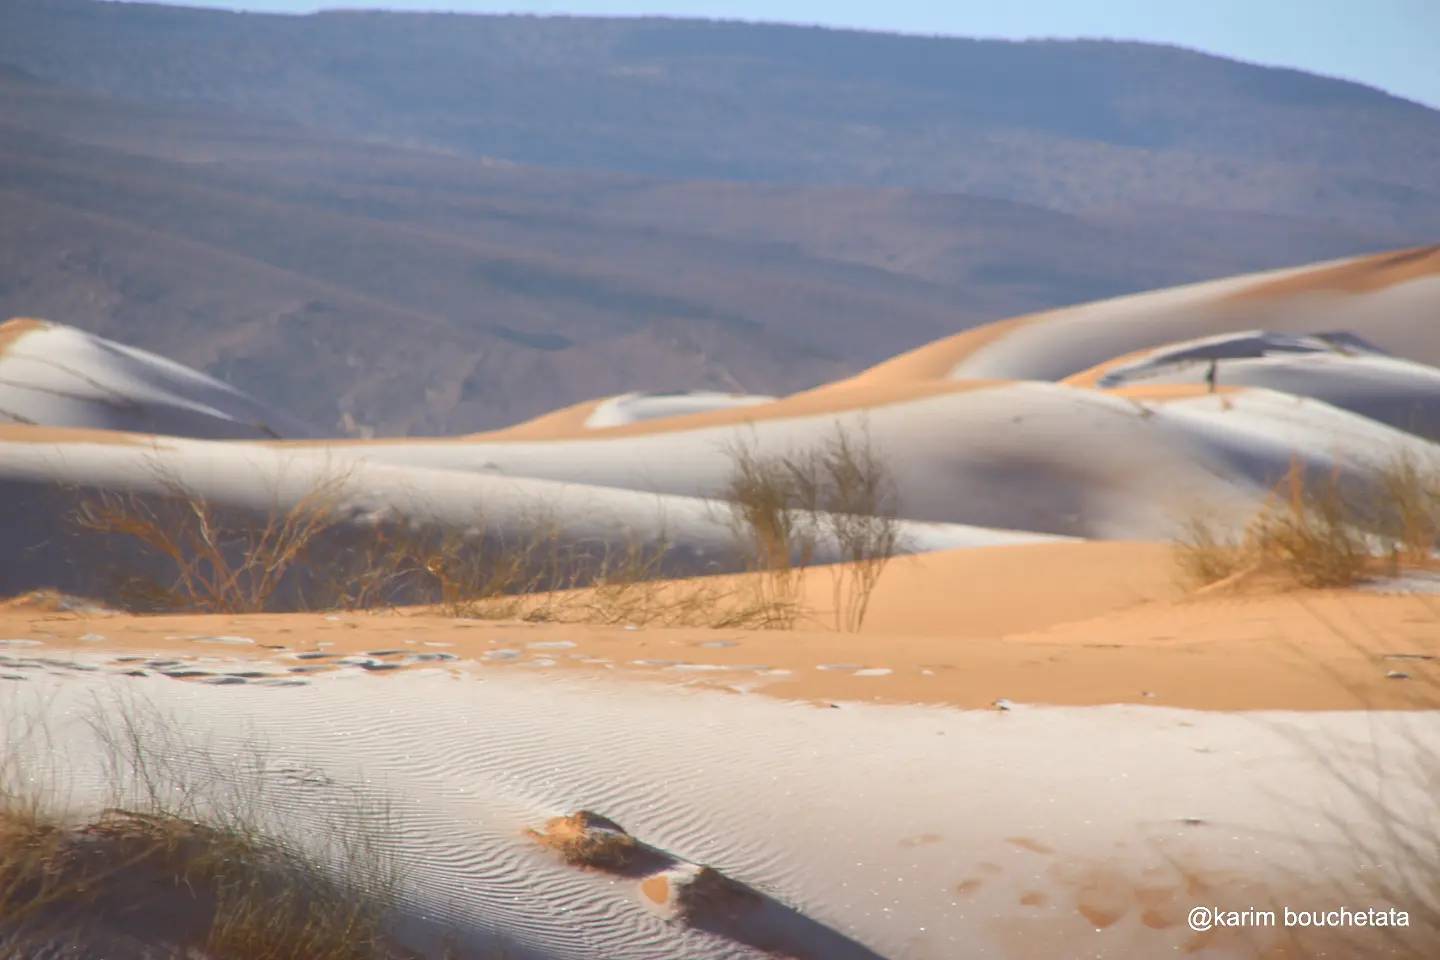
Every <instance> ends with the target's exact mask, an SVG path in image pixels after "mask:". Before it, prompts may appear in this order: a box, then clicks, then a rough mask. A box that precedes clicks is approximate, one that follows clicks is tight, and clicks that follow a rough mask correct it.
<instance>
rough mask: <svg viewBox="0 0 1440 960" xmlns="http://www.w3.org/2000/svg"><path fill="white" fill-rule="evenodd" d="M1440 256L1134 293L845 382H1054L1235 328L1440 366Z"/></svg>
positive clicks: (948, 342)
mask: <svg viewBox="0 0 1440 960" xmlns="http://www.w3.org/2000/svg"><path fill="white" fill-rule="evenodd" d="M1437 301H1440V248H1437V247H1422V248H1417V249H1414V250H1405V251H1398V252H1393V253H1384V254H1376V255H1374V256H1368V257H1354V258H1350V259H1346V260H1337V261H1334V262H1332V263H1326V264H1318V265H1312V266H1305V267H1296V268H1292V269H1287V270H1274V271H1269V272H1267V273H1260V274H1251V275H1247V276H1240V277H1229V278H1226V279H1223V280H1211V281H1206V282H1203V283H1195V284H1189V285H1187V286H1182V287H1174V288H1171V289H1167V290H1157V291H1153V292H1150V293H1140V294H1134V295H1131V296H1126V297H1118V298H1116V299H1113V300H1102V301H1099V302H1096V303H1088V304H1083V305H1081V306H1075V307H1069V308H1066V309H1062V310H1051V311H1047V312H1045V313H1038V314H1033V315H1029V316H1025V317H1018V318H1015V319H1011V320H1003V321H1000V322H999V323H994V324H990V325H988V326H984V327H979V328H977V329H975V330H969V331H966V332H965V333H961V334H957V335H956V336H953V337H948V338H945V339H943V340H937V341H936V342H934V343H931V344H927V345H926V346H923V347H919V348H917V349H915V350H912V351H910V352H908V353H905V354H902V355H900V356H898V357H896V358H894V359H892V360H888V361H886V362H885V363H882V364H879V365H878V366H876V367H873V368H871V369H870V370H867V371H865V372H864V373H861V374H859V375H858V376H856V377H855V378H853V379H852V380H851V381H845V382H848V383H872V382H891V381H894V380H897V379H917V378H918V379H928V378H934V377H943V378H955V379H966V378H976V377H979V378H995V377H1000V378H1015V379H1038V380H1059V379H1062V378H1064V377H1067V376H1071V375H1072V374H1075V373H1078V372H1080V371H1082V370H1085V369H1088V368H1090V367H1093V366H1095V365H1097V364H1100V363H1103V362H1105V361H1106V360H1109V359H1111V358H1112V357H1117V356H1120V355H1121V354H1126V353H1130V352H1132V351H1135V350H1140V349H1144V348H1147V347H1155V346H1159V345H1160V344H1163V343H1168V342H1172V341H1177V340H1185V339H1190V338H1193V337H1203V336H1209V335H1213V334H1218V333H1225V332H1232V331H1239V330H1253V329H1262V330H1273V331H1277V332H1281V333H1313V332H1319V331H1332V330H1334V331H1348V332H1350V333H1354V334H1357V335H1359V336H1361V337H1363V338H1365V339H1366V340H1370V341H1373V342H1374V343H1375V344H1377V345H1378V346H1380V347H1381V348H1383V349H1385V350H1387V351H1389V352H1390V353H1393V354H1395V355H1396V356H1401V357H1405V358H1408V359H1411V360H1416V361H1419V362H1422V363H1428V364H1432V365H1436V364H1440V341H1437V339H1436V337H1435V336H1434V335H1433V332H1432V331H1431V329H1430V324H1429V322H1428V319H1429V317H1431V316H1433V314H1434V310H1435V304H1436V303H1437Z"/></svg>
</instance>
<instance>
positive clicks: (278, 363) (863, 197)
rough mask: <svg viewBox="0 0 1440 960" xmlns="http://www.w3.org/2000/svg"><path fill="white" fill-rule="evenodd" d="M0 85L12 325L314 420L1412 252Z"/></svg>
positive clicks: (843, 358) (609, 390)
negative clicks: (539, 164) (127, 354)
mask: <svg viewBox="0 0 1440 960" xmlns="http://www.w3.org/2000/svg"><path fill="white" fill-rule="evenodd" d="M0 93H3V95H0V210H3V213H4V215H3V216H0V318H3V317H5V316H12V315H14V316H40V317H46V318H48V319H52V320H55V321H58V322H64V323H70V324H74V325H76V326H79V327H82V328H84V329H87V330H90V331H92V332H95V333H98V334H100V335H102V336H105V337H109V338H111V339H115V340H120V341H123V342H126V343H132V344H135V345H136V346H138V347H141V348H143V349H147V350H151V351H154V352H158V353H163V354H165V355H167V356H172V357H174V358H175V359H177V360H178V361H180V362H182V363H185V364H187V365H189V366H192V367H195V368H197V369H201V370H204V371H205V372H207V373H210V374H211V375H214V376H217V377H219V378H221V379H223V380H225V381H227V382H230V383H233V384H235V385H236V386H237V387H238V388H240V389H241V390H243V391H246V392H248V393H250V394H253V395H255V396H258V397H262V398H264V399H266V400H267V401H269V402H271V403H274V404H276V405H277V406H280V407H282V408H285V409H288V410H291V411H293V412H294V413H295V414H297V415H298V416H300V417H303V418H304V419H306V420H308V421H310V422H313V423H315V424H316V425H317V426H318V427H319V428H321V429H322V430H325V431H347V432H352V433H354V432H366V431H375V432H378V433H388V434H394V433H426V432H442V433H455V432H466V431H473V430H478V429H482V428H485V427H493V426H498V425H502V424H506V423H513V422H515V421H517V420H521V419H524V418H526V417H530V416H533V415H535V414H538V413H540V412H542V411H546V410H551V409H555V408H557V407H561V406H564V405H566V404H568V403H573V402H576V401H581V400H587V399H590V398H593V397H596V396H604V395H608V394H615V393H619V392H621V391H626V390H631V389H637V388H639V389H647V390H677V389H689V388H705V389H715V390H722V391H742V392H757V393H787V392H791V391H794V390H798V389H803V388H805V387H809V386H812V385H814V384H815V383H818V382H823V381H826V380H831V379H834V378H836V377H839V376H843V375H845V374H847V373H850V372H853V371H854V370H856V369H859V368H860V367H863V366H864V365H866V364H868V363H873V362H875V361H878V360H880V359H882V358H884V357H886V356H889V355H891V354H893V353H894V352H896V351H897V350H901V349H904V348H906V347H910V346H914V345H917V344H920V343H923V342H926V341H929V340H932V339H934V338H935V337H937V336H941V335H944V334H947V333H950V332H952V331H953V330H956V329H961V328H964V327H967V326H970V325H973V324H975V323H978V322H981V321H984V320H988V319H993V318H996V317H1002V316H1006V315H1010V314H1017V313H1024V312H1027V311H1031V310H1035V309H1038V308H1043V307H1048V306H1053V305H1057V304H1064V303H1073V302H1075V301H1078V300H1085V299H1090V298H1093V297H1098V296H1106V295H1110V294H1116V293H1123V292H1127V291H1129V290H1132V289H1135V288H1144V287H1162V286H1168V285H1171V284H1174V283H1179V282H1183V281H1187V280H1195V279H1201V278H1205V277H1208V276H1214V275H1218V274H1226V273H1234V272H1237V271H1241V270H1245V269H1251V268H1254V267H1257V266H1279V265H1283V264H1286V263H1290V262H1294V261H1297V260H1314V259H1318V258H1323V257H1327V256H1335V255H1339V254H1344V253H1351V252H1355V251H1357V250H1365V249H1373V248H1377V247H1383V246H1386V245H1388V244H1391V243H1392V242H1395V241H1394V240H1393V238H1390V237H1387V236H1386V235H1382V234H1376V233H1372V232H1369V231H1366V230H1360V229H1354V228H1349V227H1346V226H1344V225H1338V224H1329V225H1326V224H1319V223H1317V222H1313V221H1303V220H1295V219H1290V218H1283V217H1271V216H1259V215H1232V214H1224V213H1219V214H1207V213H1205V212H1200V211H1196V212H1192V213H1190V214H1187V216H1186V220H1185V224H1184V227H1183V229H1180V228H1177V226H1176V224H1174V223H1173V222H1172V221H1171V220H1170V219H1169V218H1168V217H1152V216H1149V215H1144V214H1141V213H1130V214H1123V215H1121V214H1114V215H1110V214H1106V215H1101V214H1087V215H1078V214H1073V213H1065V212H1061V211H1055V210H1046V209H1043V208H1039V207H1035V206H1029V205H1024V204H1019V203H1014V202H1010V201H1004V200H995V199H987V198H980V197H970V196H962V195H955V194H947V195H938V194H926V193H919V192H915V191H907V190H896V189H883V190H882V189H875V188H860V187H828V188H821V187H798V186H781V185H762V184H745V183H724V182H704V181H701V182H696V181H663V180H654V179H647V178H640V177H635V176H630V175H619V174H599V173H585V172H563V171H556V170H548V169H544V168H535V167H523V166H516V165H513V164H498V163H494V162H482V161H477V160H476V159H473V158H467V157H457V156H453V155H450V154H445V153H442V152H438V151H435V150H423V149H418V148H401V147H386V146H381V145H376V144H373V143H361V142H358V141H354V140H346V139H344V138H341V137H337V136H336V135H334V134H330V133H326V132H323V131H317V130H315V129H312V128H307V127H301V126H297V125H295V124H294V123H290V122H287V121H284V120H276V119H273V118H266V117H262V116H256V115H253V114H247V113H237V112H235V111H231V110H228V109H225V108H216V107H208V106H207V107H199V106H186V105H176V104H146V103H138V102H135V101H131V100H121V99H116V98H111V97H104V96H99V95H95V94H90V93H86V92H83V91H77V90H74V89H67V88H63V87H58V86H55V85H53V84H49V83H46V82H42V81H39V80H37V79H35V78H34V77H33V76H29V75H27V74H25V73H24V72H22V71H17V70H11V71H9V72H8V73H5V74H3V75H0Z"/></svg>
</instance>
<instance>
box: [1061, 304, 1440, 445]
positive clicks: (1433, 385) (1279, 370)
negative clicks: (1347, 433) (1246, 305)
mask: <svg viewBox="0 0 1440 960" xmlns="http://www.w3.org/2000/svg"><path fill="white" fill-rule="evenodd" d="M1211 377H1213V378H1214V380H1215V383H1216V384H1217V385H1218V386H1246V387H1265V388H1267V389H1270V390H1277V391H1280V392H1282V393H1289V394H1293V395H1294V396H1297V397H1311V398H1314V399H1316V400H1323V401H1325V402H1326V403H1328V404H1331V405H1332V406H1336V407H1339V408H1341V409H1343V410H1349V411H1351V412H1353V413H1358V414H1360V415H1362V416H1365V417H1369V418H1370V419H1372V420H1376V421H1379V422H1381V423H1386V424H1389V425H1390V426H1392V427H1398V428H1400V429H1402V430H1408V431H1410V432H1412V433H1417V434H1419V435H1421V436H1424V437H1428V438H1432V439H1433V438H1435V437H1440V369H1437V368H1435V367H1432V366H1429V365H1427V364H1423V363H1417V362H1415V361H1413V360H1405V359H1402V358H1399V357H1392V356H1389V355H1388V354H1386V353H1384V352H1383V351H1380V350H1378V349H1376V348H1374V347H1372V346H1371V345H1369V344H1366V343H1364V342H1363V341H1360V340H1359V339H1358V338H1356V337H1354V336H1351V335H1343V334H1342V335H1335V334H1322V335H1307V336H1297V335H1293V334H1277V333H1267V332H1264V331H1258V330H1257V331H1249V332H1245V333H1232V334H1220V335H1218V336H1213V337H1201V338H1197V339H1194V340H1183V341H1181V342H1179V343H1173V344H1166V345H1164V346H1161V347H1155V348H1152V349H1149V350H1141V351H1137V352H1136V353H1133V354H1129V355H1127V356H1125V357H1121V358H1119V359H1116V360H1112V361H1110V362H1108V363H1103V364H1101V365H1100V366H1098V367H1094V368H1092V369H1090V370H1087V371H1085V372H1083V373H1079V374H1076V375H1075V376H1073V377H1070V378H1068V379H1067V380H1066V382H1067V383H1070V384H1073V385H1076V386H1095V387H1100V388H1103V389H1111V388H1116V387H1125V386H1137V385H1138V386H1144V385H1147V384H1162V383H1180V384H1192V385H1198V384H1202V383H1206V382H1207V380H1208V379H1209V378H1211Z"/></svg>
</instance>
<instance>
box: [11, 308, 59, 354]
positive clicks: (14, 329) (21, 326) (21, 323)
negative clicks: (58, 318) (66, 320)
mask: <svg viewBox="0 0 1440 960" xmlns="http://www.w3.org/2000/svg"><path fill="white" fill-rule="evenodd" d="M49 326H50V325H49V324H48V323H46V322H45V321H44V320H35V319H32V318H30V317H15V318H13V319H10V320H6V321H5V322H4V323H0V353H4V352H5V351H6V350H8V349H10V347H11V346H12V345H13V344H14V343H15V341H17V340H19V339H20V338H21V337H23V336H25V334H27V333H33V332H35V331H36V330H44V329H46V328H47V327H49Z"/></svg>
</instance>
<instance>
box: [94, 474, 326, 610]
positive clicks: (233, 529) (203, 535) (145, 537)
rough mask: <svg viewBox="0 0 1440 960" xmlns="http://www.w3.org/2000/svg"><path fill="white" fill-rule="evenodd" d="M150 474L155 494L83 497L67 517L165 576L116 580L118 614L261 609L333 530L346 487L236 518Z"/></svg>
mask: <svg viewBox="0 0 1440 960" xmlns="http://www.w3.org/2000/svg"><path fill="white" fill-rule="evenodd" d="M155 470H156V475H157V476H158V478H159V480H160V484H161V487H162V489H163V490H164V493H163V494H162V495H160V496H144V495H141V494H137V493H117V492H113V491H101V492H99V493H94V494H91V495H88V496H85V497H83V498H82V499H81V501H80V504H79V506H78V507H77V508H76V510H75V511H74V514H73V520H74V525H75V527H76V528H77V529H78V530H80V531H81V532H82V533H86V534H92V535H95V536H97V537H99V538H103V539H105V540H109V541H111V542H117V541H118V542H121V543H125V544H128V545H130V546H131V547H137V548H138V549H139V551H140V553H141V554H142V561H143V563H144V565H145V566H146V567H149V568H152V569H153V568H155V567H159V568H161V569H163V570H164V572H163V573H161V574H158V575H156V576H144V575H140V574H137V573H133V572H130V573H125V574H120V575H118V578H117V580H116V581H115V582H114V583H113V584H112V589H113V590H115V591H116V592H117V593H118V596H119V599H120V600H121V601H122V602H124V603H125V604H126V605H127V606H130V607H132V608H139V609H146V610H198V611H204V612H207V613H258V612H261V611H264V610H266V609H269V607H270V605H271V603H272V600H273V599H274V598H275V597H276V595H277V594H278V593H279V591H280V590H281V588H282V585H284V584H285V583H286V581H287V575H289V574H290V573H291V571H292V570H294V569H296V568H297V567H298V566H299V565H300V564H301V563H302V562H303V561H305V560H308V559H313V557H312V550H313V547H314V546H315V544H316V542H317V541H318V540H319V538H320V537H321V536H322V535H323V534H325V533H326V532H327V531H328V530H330V529H331V528H332V527H334V526H335V525H336V523H337V515H336V507H337V504H338V502H339V498H340V494H341V493H342V491H343V490H344V487H345V484H346V482H347V478H346V477H345V476H344V475H334V476H330V477H327V478H325V479H323V480H321V481H319V482H318V483H316V484H315V485H314V487H313V488H312V489H311V490H310V491H309V492H307V493H306V494H305V495H304V496H302V497H301V498H300V499H299V500H298V501H297V502H296V503H295V504H293V505H292V506H290V507H288V508H286V509H281V508H280V507H279V506H278V505H275V506H272V507H271V508H270V510H269V511H267V512H266V513H264V514H263V515H262V516H260V517H258V518H256V517H254V516H246V517H238V516H233V515H227V514H226V513H225V512H224V511H221V510H218V509H217V508H215V507H214V505H212V504H211V503H210V502H209V501H207V500H205V499H204V498H203V497H200V496H198V495H196V494H195V493H194V492H193V491H192V490H190V489H189V488H188V487H186V486H185V484H184V483H183V482H182V481H181V480H180V479H178V478H177V477H175V476H173V475H171V474H168V473H165V472H164V471H163V470H162V469H161V468H160V467H158V466H157V467H155ZM277 499H278V498H277Z"/></svg>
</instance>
